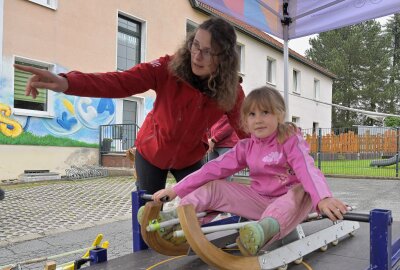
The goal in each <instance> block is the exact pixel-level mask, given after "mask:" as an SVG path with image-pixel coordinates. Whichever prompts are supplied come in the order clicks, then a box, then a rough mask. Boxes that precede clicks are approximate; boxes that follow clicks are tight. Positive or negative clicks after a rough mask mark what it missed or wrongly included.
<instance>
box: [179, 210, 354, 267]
mask: <svg viewBox="0 0 400 270" xmlns="http://www.w3.org/2000/svg"><path fill="white" fill-rule="evenodd" d="M178 216H179V220H180V222H181V225H182V229H183V231H184V232H185V236H186V239H187V241H188V243H189V245H190V247H191V248H192V249H193V250H194V252H195V253H196V254H197V255H198V256H199V257H200V258H201V259H202V260H203V261H204V262H206V263H207V264H208V265H211V266H214V267H217V268H218V269H226V270H236V269H237V270H241V269H277V268H281V269H285V267H286V266H287V265H288V264H289V263H291V262H294V261H297V260H300V261H301V259H302V257H303V256H305V255H307V254H309V253H311V252H313V251H315V250H318V249H320V248H324V247H325V246H327V245H328V244H329V243H337V242H336V241H337V240H338V239H339V238H342V237H344V236H346V235H348V234H351V233H353V232H354V231H355V230H357V229H358V228H359V227H360V225H359V223H358V222H355V221H347V220H346V221H342V222H338V223H335V224H333V225H332V226H330V227H328V228H326V229H323V230H321V231H318V232H316V233H313V234H311V235H309V236H304V234H303V236H301V237H300V239H298V240H296V241H294V242H291V243H289V244H287V245H284V246H282V247H279V248H277V249H274V250H272V251H270V252H267V253H266V254H264V255H260V256H258V257H257V256H253V257H245V256H236V255H232V254H229V253H226V252H224V251H223V250H221V249H219V248H217V247H215V246H214V245H213V244H211V243H210V242H209V241H208V240H207V238H206V237H205V235H204V234H203V232H202V231H201V227H200V225H199V223H198V222H197V217H196V213H195V210H194V207H193V206H192V205H184V206H179V207H178ZM300 235H301V234H300Z"/></svg>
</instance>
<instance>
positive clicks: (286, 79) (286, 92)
mask: <svg viewBox="0 0 400 270" xmlns="http://www.w3.org/2000/svg"><path fill="white" fill-rule="evenodd" d="M288 28H289V26H288V25H283V35H284V41H283V44H284V46H283V62H284V64H283V65H284V67H283V70H284V72H283V97H284V100H285V104H286V114H285V121H286V122H291V121H290V112H289V40H288V37H287V36H288V35H287V33H288Z"/></svg>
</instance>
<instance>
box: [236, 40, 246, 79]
mask: <svg viewBox="0 0 400 270" xmlns="http://www.w3.org/2000/svg"><path fill="white" fill-rule="evenodd" d="M237 48H238V49H239V50H238V54H239V70H238V72H239V74H240V75H241V76H244V74H245V68H244V67H245V65H244V61H245V45H244V44H242V43H239V42H237Z"/></svg>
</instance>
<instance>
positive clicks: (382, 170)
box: [315, 160, 396, 177]
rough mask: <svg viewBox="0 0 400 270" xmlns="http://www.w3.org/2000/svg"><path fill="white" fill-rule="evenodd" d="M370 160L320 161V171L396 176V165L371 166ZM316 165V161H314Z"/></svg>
mask: <svg viewBox="0 0 400 270" xmlns="http://www.w3.org/2000/svg"><path fill="white" fill-rule="evenodd" d="M370 163H371V160H335V161H321V171H322V172H323V173H324V174H333V175H334V174H337V175H349V176H370V177H396V165H390V166H386V167H371V166H369V164H370ZM315 165H316V166H318V162H317V161H316V162H315Z"/></svg>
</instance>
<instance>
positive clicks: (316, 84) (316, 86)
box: [314, 79, 320, 100]
mask: <svg viewBox="0 0 400 270" xmlns="http://www.w3.org/2000/svg"><path fill="white" fill-rule="evenodd" d="M319 85H320V82H319V80H317V79H314V99H315V100H319Z"/></svg>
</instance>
